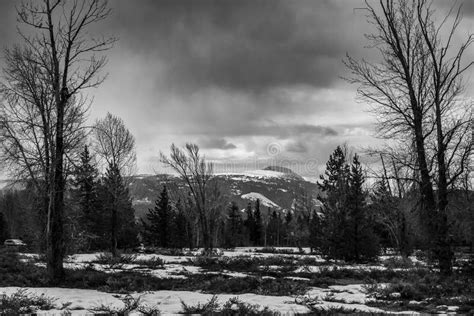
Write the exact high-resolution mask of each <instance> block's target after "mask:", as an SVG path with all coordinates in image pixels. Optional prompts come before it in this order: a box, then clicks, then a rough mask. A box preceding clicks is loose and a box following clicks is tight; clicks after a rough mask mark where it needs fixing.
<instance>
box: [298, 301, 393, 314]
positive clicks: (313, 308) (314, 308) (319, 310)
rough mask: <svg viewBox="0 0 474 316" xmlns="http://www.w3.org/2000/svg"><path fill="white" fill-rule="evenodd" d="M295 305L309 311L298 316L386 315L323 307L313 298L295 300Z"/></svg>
mask: <svg viewBox="0 0 474 316" xmlns="http://www.w3.org/2000/svg"><path fill="white" fill-rule="evenodd" d="M295 303H296V304H299V305H303V306H305V307H306V308H308V309H309V312H308V313H304V314H298V315H346V314H349V315H384V313H376V312H366V311H361V310H359V309H357V308H351V307H346V306H342V305H338V306H327V305H322V304H321V301H320V300H319V299H318V298H311V297H298V298H296V299H295Z"/></svg>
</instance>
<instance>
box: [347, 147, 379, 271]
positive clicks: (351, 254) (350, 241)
mask: <svg viewBox="0 0 474 316" xmlns="http://www.w3.org/2000/svg"><path fill="white" fill-rule="evenodd" d="M364 182H365V176H364V172H363V170H362V166H361V164H360V161H359V157H358V155H357V154H355V155H354V158H353V160H352V166H351V173H350V176H349V194H348V209H349V213H348V215H349V216H348V223H347V224H348V225H347V227H346V229H345V236H346V240H347V243H346V248H347V249H346V254H345V258H344V259H346V260H349V261H355V262H365V261H371V260H374V259H375V258H376V257H377V255H378V253H379V249H380V248H379V243H378V237H377V236H376V235H375V233H374V223H373V222H372V221H371V220H370V218H369V214H368V207H367V204H366V197H367V194H366V192H365V191H364V189H363V185H364Z"/></svg>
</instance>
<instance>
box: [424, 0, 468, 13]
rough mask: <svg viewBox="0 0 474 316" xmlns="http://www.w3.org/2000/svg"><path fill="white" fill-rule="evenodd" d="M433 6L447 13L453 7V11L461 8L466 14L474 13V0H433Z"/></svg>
mask: <svg viewBox="0 0 474 316" xmlns="http://www.w3.org/2000/svg"><path fill="white" fill-rule="evenodd" d="M433 7H434V8H435V9H436V8H439V9H441V10H442V12H444V14H446V13H447V12H448V11H449V10H450V9H451V8H453V12H456V11H457V9H458V8H459V7H460V8H461V13H462V14H463V15H464V16H466V17H469V16H473V15H474V1H472V0H458V1H445V0H435V1H433Z"/></svg>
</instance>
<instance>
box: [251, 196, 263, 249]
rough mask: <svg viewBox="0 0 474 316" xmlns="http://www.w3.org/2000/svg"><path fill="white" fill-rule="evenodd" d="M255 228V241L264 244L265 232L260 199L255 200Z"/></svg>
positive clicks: (255, 243) (257, 244)
mask: <svg viewBox="0 0 474 316" xmlns="http://www.w3.org/2000/svg"><path fill="white" fill-rule="evenodd" d="M254 221H255V225H254V229H253V243H254V245H256V246H260V245H262V233H263V222H262V214H261V212H260V199H257V201H255V212H254Z"/></svg>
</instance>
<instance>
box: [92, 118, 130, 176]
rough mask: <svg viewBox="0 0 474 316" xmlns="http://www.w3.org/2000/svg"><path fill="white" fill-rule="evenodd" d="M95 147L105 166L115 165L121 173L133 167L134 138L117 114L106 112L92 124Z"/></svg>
mask: <svg viewBox="0 0 474 316" xmlns="http://www.w3.org/2000/svg"><path fill="white" fill-rule="evenodd" d="M94 136H95V149H96V152H97V155H98V156H99V157H100V158H101V159H103V160H105V162H106V164H107V166H117V168H118V169H119V170H120V172H121V173H122V175H130V174H131V173H132V172H133V170H134V167H135V161H136V155H135V138H134V137H133V135H132V133H130V131H129V130H128V129H127V127H126V126H125V123H124V122H123V120H122V119H121V118H119V117H118V116H115V115H112V114H110V113H107V115H106V116H105V118H103V119H100V120H97V121H96V123H95V125H94Z"/></svg>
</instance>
